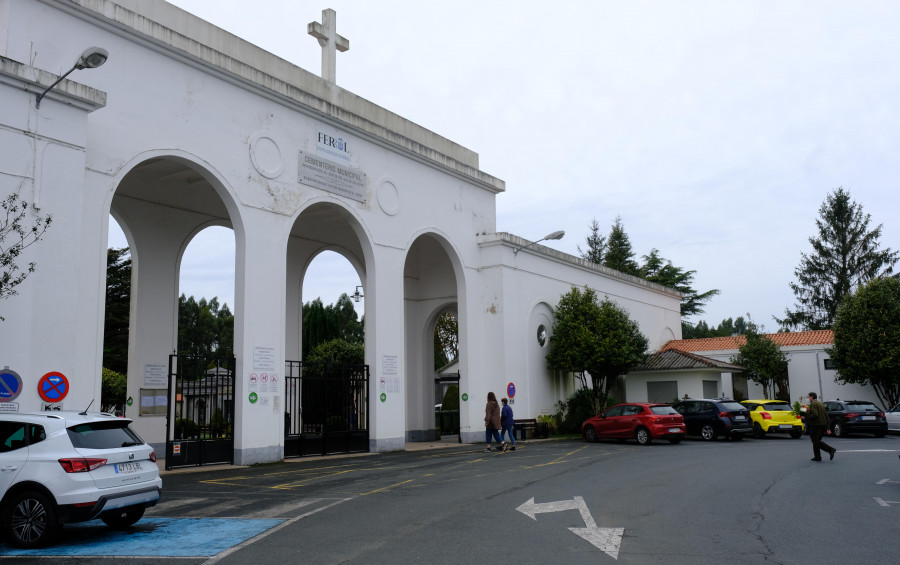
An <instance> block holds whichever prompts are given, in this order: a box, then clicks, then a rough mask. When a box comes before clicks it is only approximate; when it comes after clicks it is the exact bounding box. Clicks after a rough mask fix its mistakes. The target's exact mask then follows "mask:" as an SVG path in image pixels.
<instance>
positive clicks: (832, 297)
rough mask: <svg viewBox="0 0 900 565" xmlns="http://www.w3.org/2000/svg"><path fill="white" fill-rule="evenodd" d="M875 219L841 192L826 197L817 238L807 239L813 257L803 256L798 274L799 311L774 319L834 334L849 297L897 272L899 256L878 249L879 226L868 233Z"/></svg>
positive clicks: (786, 325) (787, 327)
mask: <svg viewBox="0 0 900 565" xmlns="http://www.w3.org/2000/svg"><path fill="white" fill-rule="evenodd" d="M871 219H872V218H871V216H870V215H869V214H863V211H862V206H861V205H860V204H857V203H856V202H855V201H851V200H850V193H849V192H847V191H846V190H844V189H843V188H842V187H838V188H837V189H835V190H834V192H832V193H831V194H829V195H828V196H826V197H825V201H824V202H823V203H822V205H821V206H820V207H819V218H818V219H817V220H816V227H817V228H818V232H819V234H818V237H811V238H809V243H810V244H811V245H812V248H813V252H812V253H811V254H806V253H801V254H800V265H798V266H797V268H796V269H794V275H795V276H796V277H797V281H796V282H792V283H791V290H792V291H794V296H796V298H797V303H796V304H795V309H794V310H789V309H785V317H784V318H782V319H778V318H776V321H777V322H778V323H779V324H780V325H781V327H782V328H783V329H785V330H791V329H801V330H822V329H829V328H831V326H832V324H833V323H834V317H835V314H836V313H837V309H838V306H840V304H841V300H843V298H844V297H845V296H847V295H848V294H850V293H852V292H853V291H854V290H856V289H857V288H858V287H859V286H860V285H861V284H864V283H865V282H867V281H870V280H872V279H874V278H876V277H878V276H881V275H883V274H884V275H889V274H891V273H892V272H893V267H894V265H895V264H896V263H897V252H896V251H891V250H890V248H888V249H884V250H879V249H878V238H880V237H881V224H879V225H878V227H876V228H875V229H873V230H869V222H870V221H871Z"/></svg>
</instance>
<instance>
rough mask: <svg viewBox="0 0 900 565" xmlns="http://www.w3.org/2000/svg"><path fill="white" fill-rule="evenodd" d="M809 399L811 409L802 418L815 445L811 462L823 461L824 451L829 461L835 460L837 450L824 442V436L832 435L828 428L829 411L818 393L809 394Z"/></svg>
mask: <svg viewBox="0 0 900 565" xmlns="http://www.w3.org/2000/svg"><path fill="white" fill-rule="evenodd" d="M807 398H809V407H808V408H807V409H806V415H805V416H802V418H803V420H804V421H805V422H806V427H807V429H808V430H809V439H810V441H812V445H813V458H812V459H811V461H821V460H822V453H821V452H822V451H824V452H825V453H827V454H828V459H829V460H831V459H834V454H835V452H837V449H835V448H833V447H831V446H830V445H828V444H827V443H825V442H824V441H822V436H823V435H825V434H830V433H831V430H830V429H829V426H828V410H826V409H825V405H824V404H822V402H821V401H820V400H819V397H818V395H817V394H816V393H814V392H811V393H809V394H808V395H807Z"/></svg>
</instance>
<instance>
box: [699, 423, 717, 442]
mask: <svg viewBox="0 0 900 565" xmlns="http://www.w3.org/2000/svg"><path fill="white" fill-rule="evenodd" d="M717 435H719V434H717V433H716V427H715V426H713V425H712V424H704V426H703V427H702V428H700V437H701V438H702V439H703V440H705V441H712V440H714V439H716V436H717Z"/></svg>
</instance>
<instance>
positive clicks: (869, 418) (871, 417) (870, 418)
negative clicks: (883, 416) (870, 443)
mask: <svg viewBox="0 0 900 565" xmlns="http://www.w3.org/2000/svg"><path fill="white" fill-rule="evenodd" d="M862 419H863V420H874V419H875V416H863V417H862Z"/></svg>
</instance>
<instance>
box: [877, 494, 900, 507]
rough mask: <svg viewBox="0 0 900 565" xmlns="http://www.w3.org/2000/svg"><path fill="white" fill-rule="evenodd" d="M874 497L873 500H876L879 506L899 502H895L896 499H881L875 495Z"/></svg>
mask: <svg viewBox="0 0 900 565" xmlns="http://www.w3.org/2000/svg"><path fill="white" fill-rule="evenodd" d="M874 498H875V502H877V503H878V504H880V505H881V506H890V505H891V504H900V502H897V501H896V500H882V499H880V498H878V497H877V496H876V497H874Z"/></svg>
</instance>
